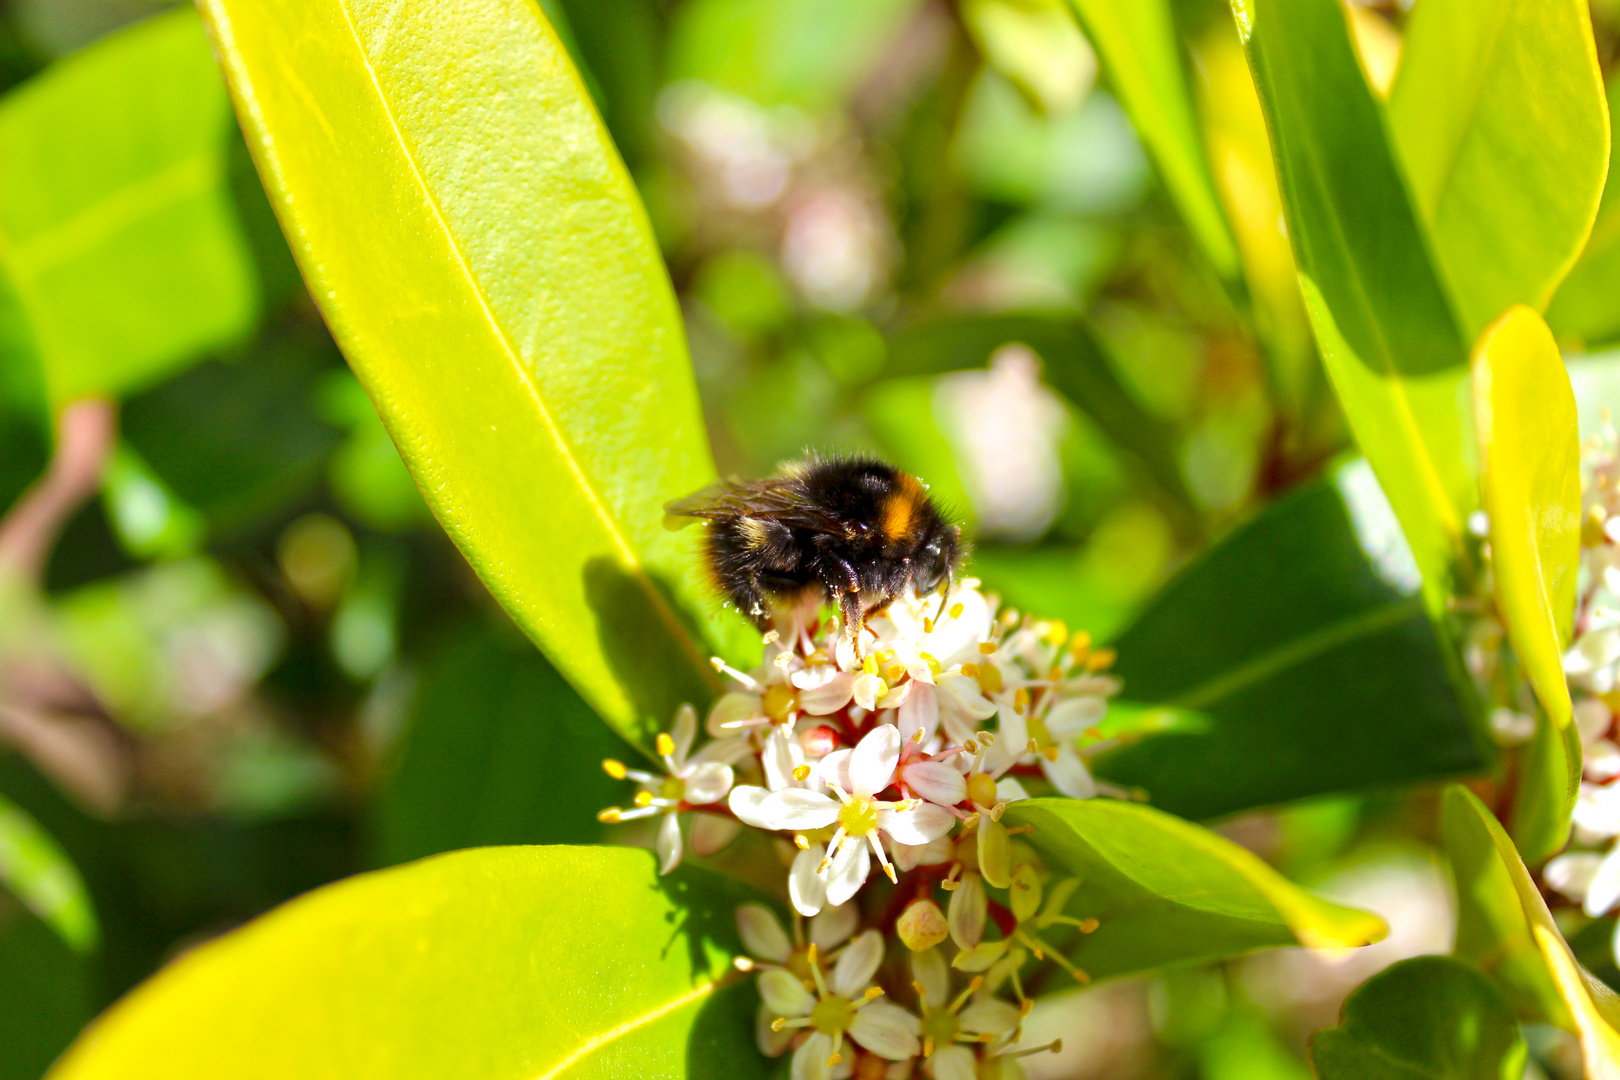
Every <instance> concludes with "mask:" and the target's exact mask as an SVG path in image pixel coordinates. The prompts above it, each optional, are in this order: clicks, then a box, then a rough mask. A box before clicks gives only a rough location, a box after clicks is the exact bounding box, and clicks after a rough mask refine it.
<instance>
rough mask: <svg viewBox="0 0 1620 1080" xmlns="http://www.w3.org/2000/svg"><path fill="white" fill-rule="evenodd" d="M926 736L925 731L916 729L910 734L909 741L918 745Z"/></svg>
mask: <svg viewBox="0 0 1620 1080" xmlns="http://www.w3.org/2000/svg"><path fill="white" fill-rule="evenodd" d="M927 735H928V731H927V730H926V729H924V728H918V729H917V730H916V731H913V732H912V733H911V741H912V742H914V743H920V742H922V741H923V739H924V738H926V737H927Z"/></svg>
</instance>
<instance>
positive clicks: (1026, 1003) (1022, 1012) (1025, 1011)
mask: <svg viewBox="0 0 1620 1080" xmlns="http://www.w3.org/2000/svg"><path fill="white" fill-rule="evenodd" d="M1034 1007H1035V1003H1034V1002H1033V1001H1031V1000H1029V998H1025V999H1024V1000H1023V1001H1020V1002H1019V1003H1018V1015H1019V1016H1028V1015H1029V1012H1030V1010H1031V1009H1033V1008H1034Z"/></svg>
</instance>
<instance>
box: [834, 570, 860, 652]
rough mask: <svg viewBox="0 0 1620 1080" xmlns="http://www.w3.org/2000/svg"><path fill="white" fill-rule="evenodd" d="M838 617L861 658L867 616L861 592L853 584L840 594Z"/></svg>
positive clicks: (846, 635) (845, 633)
mask: <svg viewBox="0 0 1620 1080" xmlns="http://www.w3.org/2000/svg"><path fill="white" fill-rule="evenodd" d="M838 617H839V619H840V620H841V621H842V622H843V624H844V626H843V630H844V636H845V637H847V638H849V643H850V644H851V645H853V646H854V647H855V658H856V659H857V660H859V659H861V631H862V630H865V629H866V618H865V612H864V611H863V610H862V609H861V594H860V593H859V592H858V591H856V590H855V588H854V587H853V586H851V587H849V588H846V589H845V590H844V591H843V592H841V593H839V594H838Z"/></svg>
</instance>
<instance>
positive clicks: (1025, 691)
mask: <svg viewBox="0 0 1620 1080" xmlns="http://www.w3.org/2000/svg"><path fill="white" fill-rule="evenodd" d="M1013 712H1015V713H1017V714H1018V715H1019V716H1023V715H1025V714H1026V713H1028V712H1029V687H1027V686H1020V687H1019V688H1018V689H1017V691H1016V692H1014V694H1013Z"/></svg>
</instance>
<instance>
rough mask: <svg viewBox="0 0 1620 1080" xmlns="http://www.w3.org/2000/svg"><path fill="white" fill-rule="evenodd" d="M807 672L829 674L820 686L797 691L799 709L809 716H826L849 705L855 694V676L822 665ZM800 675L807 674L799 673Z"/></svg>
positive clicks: (827, 665) (828, 665)
mask: <svg viewBox="0 0 1620 1080" xmlns="http://www.w3.org/2000/svg"><path fill="white" fill-rule="evenodd" d="M809 671H826V672H830V673H831V674H830V675H828V676H827V678H826V680H825V681H823V682H822V683H821V685H819V686H816V687H810V688H803V689H801V690H800V691H799V708H800V709H801V710H802V711H804V712H805V713H807V714H809V715H810V716H827V715H828V714H830V713H835V712H837V711H838V710H839V709H842V708H843V707H844V706H845V705H848V704H849V699H850V698H851V697H852V696H853V695H854V693H855V676H854V675H853V674H851V673H850V672H847V671H839V670H838V669H837V668H835V667H833V666H832V665H830V664H823V665H820V666H818V667H813V668H810V669H809ZM800 674H807V672H801V673H800Z"/></svg>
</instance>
